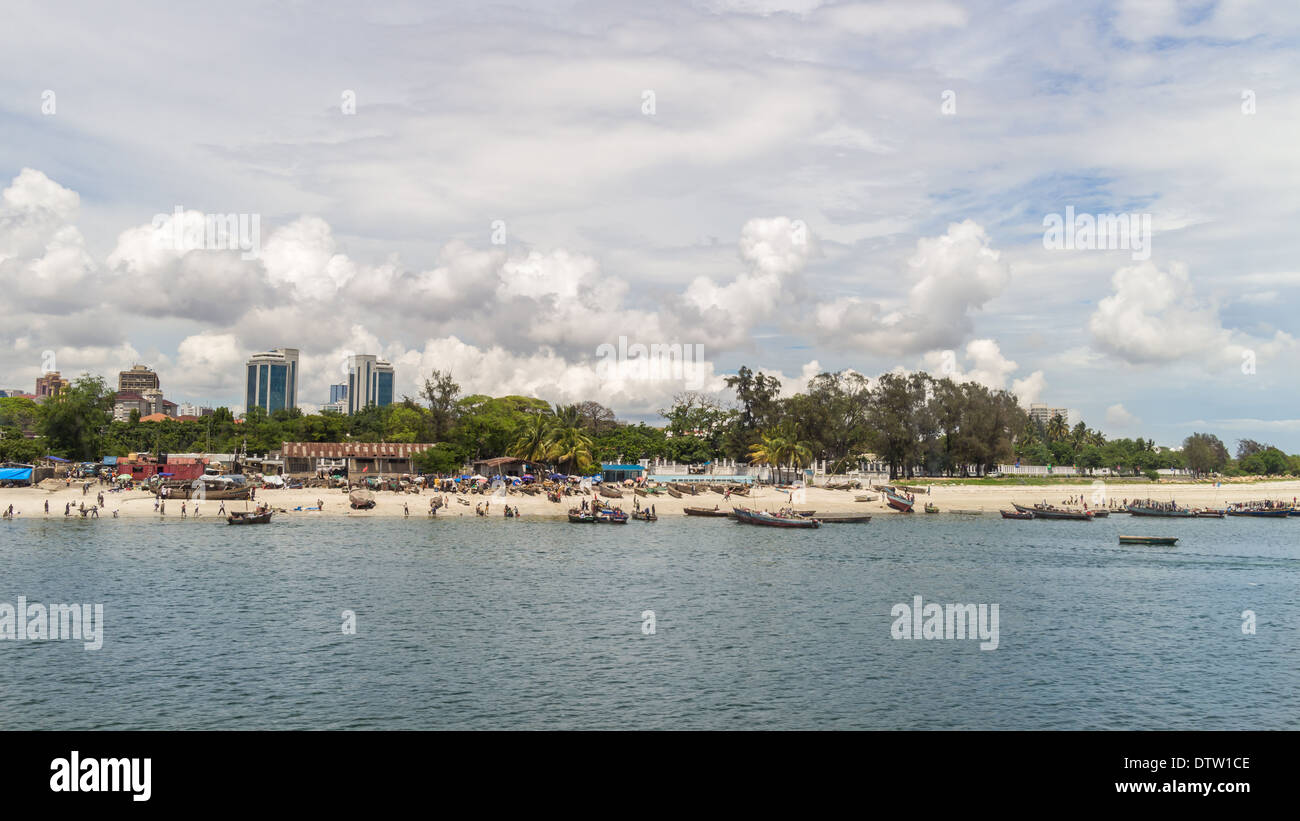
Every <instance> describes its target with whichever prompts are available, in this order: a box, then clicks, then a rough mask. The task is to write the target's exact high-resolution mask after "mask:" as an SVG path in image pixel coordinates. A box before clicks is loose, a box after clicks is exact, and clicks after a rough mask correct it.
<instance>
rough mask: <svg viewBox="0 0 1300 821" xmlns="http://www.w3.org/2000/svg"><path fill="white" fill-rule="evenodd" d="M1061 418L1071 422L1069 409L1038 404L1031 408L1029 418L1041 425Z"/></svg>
mask: <svg viewBox="0 0 1300 821" xmlns="http://www.w3.org/2000/svg"><path fill="white" fill-rule="evenodd" d="M1054 416H1060V417H1061V418H1062V419H1064V420H1065V421H1066V422H1069V421H1070V409H1069V408H1052V407H1048V406H1047V405H1043V404H1039V403H1037V402H1035V403H1033V404H1031V405H1030V406H1029V418H1030V419H1032V420H1033V421H1035V422H1037V423H1038V424H1040V425H1046V424H1047V423H1049V422H1051V421H1052V417H1054Z"/></svg>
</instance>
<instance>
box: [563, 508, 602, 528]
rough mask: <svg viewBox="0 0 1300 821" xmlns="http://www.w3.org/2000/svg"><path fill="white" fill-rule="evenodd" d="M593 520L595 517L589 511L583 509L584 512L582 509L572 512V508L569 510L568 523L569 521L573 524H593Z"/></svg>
mask: <svg viewBox="0 0 1300 821" xmlns="http://www.w3.org/2000/svg"><path fill="white" fill-rule="evenodd" d="M595 521H596V517H595V516H593V515H592V514H591V512H590V511H585V512H584V511H580V512H578V513H574V512H573V511H572V510H570V511H569V523H570V524H575V525H578V524H583V525H589V524H594V523H595Z"/></svg>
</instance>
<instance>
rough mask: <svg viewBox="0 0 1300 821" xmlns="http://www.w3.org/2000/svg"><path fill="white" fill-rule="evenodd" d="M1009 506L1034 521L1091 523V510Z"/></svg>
mask: <svg viewBox="0 0 1300 821" xmlns="http://www.w3.org/2000/svg"><path fill="white" fill-rule="evenodd" d="M1011 505H1012V507H1014V508H1015V509H1016V510H1018V511H1020V512H1021V513H1025V512H1028V513H1032V514H1033V516H1034V518H1035V519H1063V520H1070V521H1085V522H1088V521H1092V511H1091V510H1084V511H1078V510H1062V509H1060V508H1055V507H1044V506H1043V505H1034V506H1033V507H1025V506H1024V505H1018V504H1016V503H1015V502H1012V503H1011Z"/></svg>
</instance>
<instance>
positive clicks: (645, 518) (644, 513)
mask: <svg viewBox="0 0 1300 821" xmlns="http://www.w3.org/2000/svg"><path fill="white" fill-rule="evenodd" d="M632 518H633V519H636V520H637V521H638V522H657V521H659V517H658V516H656V515H654V514H653V513H651V512H650V511H648V510H634V511H632Z"/></svg>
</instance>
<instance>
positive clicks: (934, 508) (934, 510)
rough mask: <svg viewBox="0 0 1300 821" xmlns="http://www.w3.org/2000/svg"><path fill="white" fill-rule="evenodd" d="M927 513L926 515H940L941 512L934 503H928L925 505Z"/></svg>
mask: <svg viewBox="0 0 1300 821" xmlns="http://www.w3.org/2000/svg"><path fill="white" fill-rule="evenodd" d="M925 512H926V513H938V512H939V506H938V505H936V504H935V503H934V502H926V503H925Z"/></svg>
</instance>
